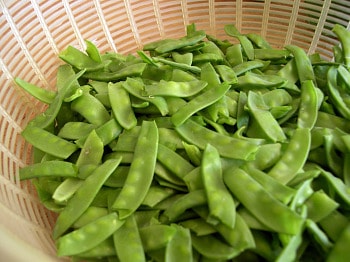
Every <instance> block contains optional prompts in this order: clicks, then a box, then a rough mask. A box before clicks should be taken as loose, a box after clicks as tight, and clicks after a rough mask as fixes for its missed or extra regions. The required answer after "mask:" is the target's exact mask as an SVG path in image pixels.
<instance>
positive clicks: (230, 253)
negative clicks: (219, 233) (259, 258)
mask: <svg viewBox="0 0 350 262" xmlns="http://www.w3.org/2000/svg"><path fill="white" fill-rule="evenodd" d="M191 238H192V246H193V248H194V249H195V250H196V251H198V252H199V253H200V254H201V255H203V256H204V257H206V258H209V259H217V260H229V259H232V258H234V257H236V256H237V255H239V254H240V253H241V252H242V251H241V250H238V249H236V248H234V247H232V246H230V245H228V244H226V243H225V242H223V241H221V240H219V239H218V238H216V237H215V236H214V235H207V236H196V235H195V234H192V235H191Z"/></svg>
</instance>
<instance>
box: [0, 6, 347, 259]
mask: <svg viewBox="0 0 350 262" xmlns="http://www.w3.org/2000/svg"><path fill="white" fill-rule="evenodd" d="M349 21H350V1H348V0H265V1H264V0H256V1H252V0H250V1H248V0H247V1H246V0H237V1H229V0H206V1H200V0H142V1H139V0H115V1H99V0H75V1H69V0H62V1H39V0H31V1H29V0H28V1H10V0H0V101H1V102H0V113H1V116H0V139H1V143H0V163H1V169H0V170H1V171H0V172H1V176H0V260H1V261H58V260H59V259H57V258H55V252H56V251H55V245H54V242H53V240H52V238H51V234H52V233H51V232H52V228H53V225H54V222H55V218H56V217H55V215H54V214H53V213H51V212H49V211H47V210H46V209H45V208H44V207H43V206H42V205H41V204H40V202H39V201H38V199H37V197H36V192H35V190H34V187H33V186H32V185H31V183H30V182H27V181H26V182H20V181H19V177H18V171H19V168H20V167H23V166H25V165H27V164H29V163H30V161H31V148H30V146H29V145H28V144H27V143H26V142H25V141H24V139H23V138H22V137H21V135H20V133H21V130H22V128H23V127H24V126H25V125H26V124H27V123H28V121H29V120H30V119H31V118H32V117H33V116H34V115H36V114H37V113H39V112H41V111H42V110H44V108H45V107H44V104H42V103H40V102H38V101H37V100H35V99H33V98H31V97H30V96H29V95H27V94H26V93H24V91H22V90H20V89H19V88H18V87H16V85H15V84H14V78H15V77H20V78H22V79H25V80H26V81H28V82H31V83H33V84H36V85H38V86H41V87H44V88H47V89H54V88H55V80H56V79H55V76H56V70H57V68H58V65H59V64H60V63H61V61H60V60H59V59H58V53H59V52H60V51H61V50H63V49H64V48H66V47H67V46H68V45H73V46H75V47H77V48H79V49H85V46H84V45H85V43H84V39H89V40H91V41H93V42H94V43H95V44H96V46H97V47H98V48H99V50H101V51H102V52H105V51H115V52H119V53H122V54H126V53H135V51H136V50H137V49H141V48H142V46H143V44H145V43H147V42H150V41H154V40H157V39H161V38H166V37H171V38H177V37H181V36H183V35H184V34H185V29H186V25H187V24H190V23H193V22H194V23H196V26H197V28H199V29H203V30H205V31H206V32H207V33H209V34H211V35H214V36H216V37H217V38H220V39H228V37H227V36H226V35H225V33H224V25H226V24H235V25H236V27H237V28H238V29H239V30H240V31H241V32H242V33H258V34H260V35H262V36H263V37H265V38H266V39H267V40H268V41H269V43H270V44H271V45H272V46H275V47H283V46H284V45H287V44H295V45H298V46H300V47H303V48H304V49H305V50H306V51H307V52H308V53H314V52H318V53H320V54H321V56H323V57H324V58H328V59H331V57H332V50H331V47H332V46H333V45H334V44H335V43H336V40H335V37H334V35H333V33H332V32H331V29H332V27H333V25H334V24H335V23H338V24H341V25H344V26H346V27H348V28H349V25H350V24H349Z"/></svg>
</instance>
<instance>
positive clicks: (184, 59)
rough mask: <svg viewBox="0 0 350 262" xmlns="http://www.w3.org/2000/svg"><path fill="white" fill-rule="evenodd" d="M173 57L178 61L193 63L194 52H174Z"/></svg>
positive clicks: (187, 63)
mask: <svg viewBox="0 0 350 262" xmlns="http://www.w3.org/2000/svg"><path fill="white" fill-rule="evenodd" d="M171 57H172V58H173V59H174V61H175V62H177V63H182V64H186V65H192V60H193V53H185V54H180V53H178V52H172V53H171Z"/></svg>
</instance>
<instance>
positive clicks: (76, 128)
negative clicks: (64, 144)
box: [57, 122, 95, 140]
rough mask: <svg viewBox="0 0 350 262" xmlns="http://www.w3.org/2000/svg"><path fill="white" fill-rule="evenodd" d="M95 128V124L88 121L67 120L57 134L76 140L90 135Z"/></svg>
mask: <svg viewBox="0 0 350 262" xmlns="http://www.w3.org/2000/svg"><path fill="white" fill-rule="evenodd" d="M94 128H95V126H94V125H93V124H90V123H86V122H67V123H65V124H64V126H63V127H62V128H61V129H60V130H59V132H58V134H57V136H59V137H62V138H64V139H68V140H76V139H79V138H82V137H85V136H88V135H89V134H90V132H91V131H92V130H93V129H94Z"/></svg>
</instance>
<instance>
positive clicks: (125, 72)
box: [83, 63, 147, 82]
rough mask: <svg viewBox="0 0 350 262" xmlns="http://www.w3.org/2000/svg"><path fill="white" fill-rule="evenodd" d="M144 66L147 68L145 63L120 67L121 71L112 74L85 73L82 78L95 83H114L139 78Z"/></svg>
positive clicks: (104, 72)
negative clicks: (129, 78)
mask: <svg viewBox="0 0 350 262" xmlns="http://www.w3.org/2000/svg"><path fill="white" fill-rule="evenodd" d="M146 66H147V64H146V63H135V64H130V65H126V66H125V67H122V68H121V69H119V70H117V71H114V72H106V71H96V72H87V73H85V74H84V75H83V77H84V78H86V79H91V80H96V81H104V82H110V81H112V82H114V81H119V80H124V79H126V78H128V77H136V76H141V75H142V73H143V71H144V70H145V68H146Z"/></svg>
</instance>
